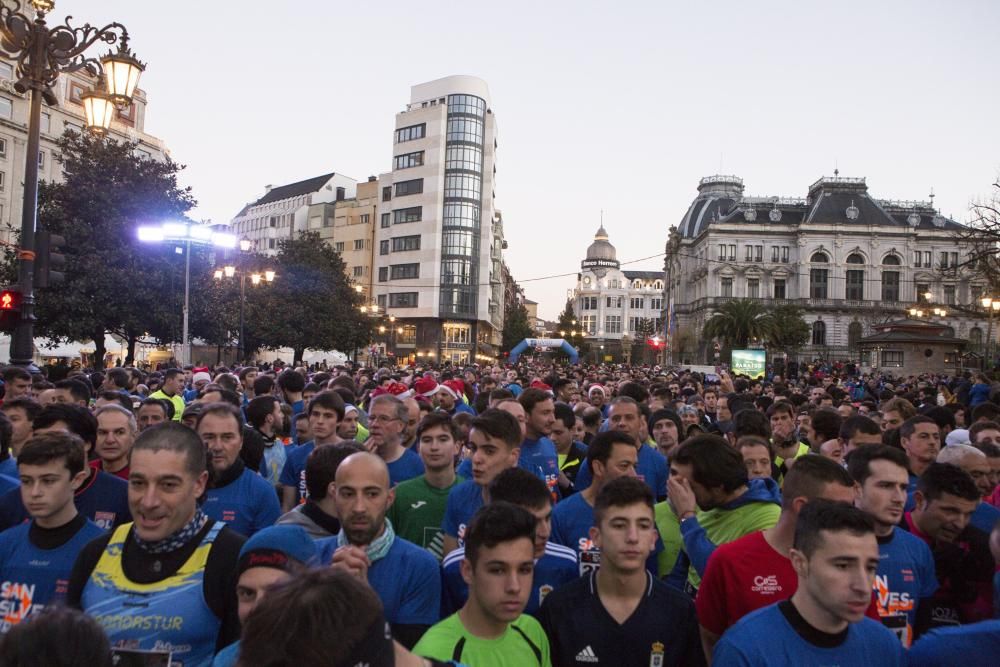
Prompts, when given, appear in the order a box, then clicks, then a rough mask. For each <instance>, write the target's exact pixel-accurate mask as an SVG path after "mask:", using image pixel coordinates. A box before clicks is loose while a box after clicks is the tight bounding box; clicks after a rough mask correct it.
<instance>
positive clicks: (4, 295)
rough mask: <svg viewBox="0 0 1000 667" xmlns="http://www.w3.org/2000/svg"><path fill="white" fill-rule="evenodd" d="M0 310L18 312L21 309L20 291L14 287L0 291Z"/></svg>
mask: <svg viewBox="0 0 1000 667" xmlns="http://www.w3.org/2000/svg"><path fill="white" fill-rule="evenodd" d="M0 310H9V311H14V312H19V311H20V310H21V293H20V292H18V291H17V290H15V289H4V290H2V291H0Z"/></svg>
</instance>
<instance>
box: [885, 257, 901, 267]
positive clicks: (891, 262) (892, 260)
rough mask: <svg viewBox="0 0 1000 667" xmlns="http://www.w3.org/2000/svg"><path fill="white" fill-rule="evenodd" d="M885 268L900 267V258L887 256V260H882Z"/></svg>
mask: <svg viewBox="0 0 1000 667" xmlns="http://www.w3.org/2000/svg"><path fill="white" fill-rule="evenodd" d="M882 265H883V266H900V265H902V262H900V261H899V257H897V256H896V255H886V256H885V259H883V260H882Z"/></svg>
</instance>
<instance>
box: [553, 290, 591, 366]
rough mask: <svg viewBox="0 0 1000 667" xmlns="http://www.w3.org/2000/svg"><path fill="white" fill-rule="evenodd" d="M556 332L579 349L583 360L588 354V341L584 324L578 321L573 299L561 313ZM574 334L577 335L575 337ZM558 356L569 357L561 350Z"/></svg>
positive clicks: (567, 301)
mask: <svg viewBox="0 0 1000 667" xmlns="http://www.w3.org/2000/svg"><path fill="white" fill-rule="evenodd" d="M556 332H558V333H559V335H560V336H561V337H562V338H563V339H565V340H566V341H567V342H568V343H569V344H570V345H572V346H573V347H575V348H576V349H577V352H579V354H580V357H581V358H582V357H583V356H584V355H586V353H587V341H586V338H584V337H583V323H582V322H580V321H579V320H577V318H576V312H575V311H574V309H573V301H572V300H571V299H567V300H566V307H565V308H563V311H562V312H561V313H559V320H558V322H557V323H556ZM574 332H575V333H576V335H574ZM556 354H557V355H561V356H565V357H568V356H569V355H567V354H566V353H565V351H563V350H562V349H561V348H560V349H559V350H558V351H557V352H556Z"/></svg>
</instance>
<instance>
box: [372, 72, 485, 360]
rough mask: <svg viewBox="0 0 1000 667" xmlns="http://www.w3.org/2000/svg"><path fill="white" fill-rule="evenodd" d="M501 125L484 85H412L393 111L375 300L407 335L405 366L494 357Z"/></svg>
mask: <svg viewBox="0 0 1000 667" xmlns="http://www.w3.org/2000/svg"><path fill="white" fill-rule="evenodd" d="M496 149H497V125H496V118H495V116H494V114H493V109H492V104H491V101H490V93H489V89H488V87H487V85H486V82H485V81H483V80H481V79H478V78H476V77H472V76H449V77H445V78H443V79H438V80H436V81H430V82H427V83H422V84H419V85H416V86H413V87H412V88H411V89H410V102H409V104H407V105H406V109H404V110H403V111H401V112H399V113H398V114H396V124H395V130H394V132H393V142H392V171H390V172H388V173H385V174H382V175H380V176H379V184H380V187H381V190H382V192H381V197H380V202H379V209H378V211H379V224H378V228H377V229H376V230H375V241H376V247H375V255H374V264H375V269H376V275H375V281H374V286H373V293H374V295H375V302H376V305H377V307H378V309H379V311H381V312H383V313H387V314H388V315H389V316H391V317H394V318H396V322H397V324H396V327H397V329H400V328H401V329H402V332H403V333H401V334H399V336H398V338H397V340H396V341H395V346H394V347H395V349H396V354H397V358H398V359H399V360H400V361H404V360H405V359H406V357H408V356H409V357H410V358H412V359H417V358H420V357H423V358H433V359H435V360H440V361H442V362H444V361H451V362H453V363H467V362H469V361H474V360H476V359H477V358H478V359H480V360H483V359H485V358H487V357H488V358H491V359H492V358H494V357H495V356H496V355H497V353H498V352H499V344H500V331H501V328H502V324H503V283H502V277H501V260H502V252H503V247H504V239H503V224H502V218H501V215H500V211H498V210H497V209H496V206H495V189H496V188H495V176H496Z"/></svg>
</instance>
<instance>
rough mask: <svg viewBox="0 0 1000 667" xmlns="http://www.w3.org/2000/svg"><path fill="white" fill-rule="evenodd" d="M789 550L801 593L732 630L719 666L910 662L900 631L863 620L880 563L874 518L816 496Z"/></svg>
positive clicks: (717, 658)
mask: <svg viewBox="0 0 1000 667" xmlns="http://www.w3.org/2000/svg"><path fill="white" fill-rule="evenodd" d="M790 555H791V561H792V567H793V568H794V569H795V573H796V575H797V576H798V588H797V589H796V591H795V593H794V594H793V595H792V597H791V598H790V599H788V600H785V601H783V602H779V603H777V604H773V605H771V606H769V607H764V608H763V609H759V610H757V611H755V612H753V613H751V614H749V615H747V616H745V617H743V619H742V620H740V621H739V622H738V623H737V624H736V625H734V626H732V627H731V628H730V629H729V630H727V631H726V633H725V634H724V635H723V636H722V639H721V640H719V643H718V644H716V646H715V651H714V652H713V661H714V664H719V665H739V666H744V665H745V666H750V665H760V666H761V667H763V666H765V665H768V666H770V665H818V664H823V665H832V664H840V665H869V664H872V665H873V664H878V665H885V666H888V667H892V666H893V665H896V666H900V667H901V666H902V665H904V664H906V655H905V652H904V649H903V646H902V644H900V642H899V639H898V638H897V637H896V635H895V634H893V632H892V631H891V630H889V629H888V628H886V627H885V626H883V625H882V624H880V623H878V622H876V621H873V620H871V619H870V618H865V611H866V610H867V609H868V605H869V604H870V603H871V591H872V585H873V584H874V582H875V575H876V572H877V571H878V565H879V548H878V541H877V540H876V538H875V522H874V520H873V519H872V518H871V516H869V515H868V514H867V513H865V512H862V511H861V510H859V509H857V508H855V507H850V506H848V505H844V504H841V503H833V502H829V501H824V500H814V501H810V502H809V503H808V504H806V505H805V506H804V507H803V508H802V511H801V512H800V513H799V517H798V522H797V523H796V528H795V540H794V544H793V547H792V549H791V552H790Z"/></svg>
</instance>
